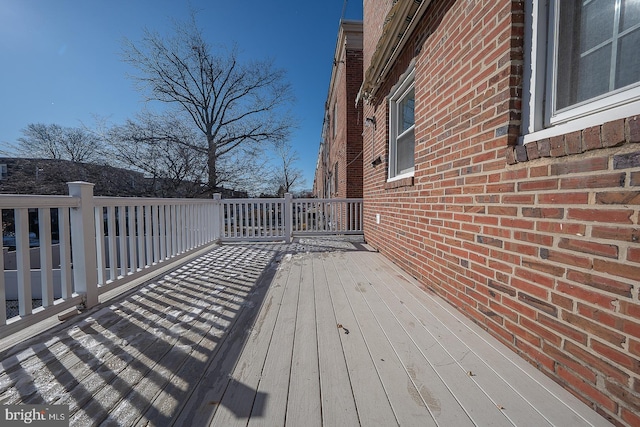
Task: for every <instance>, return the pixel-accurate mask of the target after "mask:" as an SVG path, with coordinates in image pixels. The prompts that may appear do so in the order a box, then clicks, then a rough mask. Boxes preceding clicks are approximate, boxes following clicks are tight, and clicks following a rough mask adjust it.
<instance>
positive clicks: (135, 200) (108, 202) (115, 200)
mask: <svg viewBox="0 0 640 427" xmlns="http://www.w3.org/2000/svg"><path fill="white" fill-rule="evenodd" d="M94 200H95V204H96V205H97V206H137V205H206V204H213V203H214V200H213V199H169V198H165V199H163V198H158V197H111V196H96V197H94Z"/></svg>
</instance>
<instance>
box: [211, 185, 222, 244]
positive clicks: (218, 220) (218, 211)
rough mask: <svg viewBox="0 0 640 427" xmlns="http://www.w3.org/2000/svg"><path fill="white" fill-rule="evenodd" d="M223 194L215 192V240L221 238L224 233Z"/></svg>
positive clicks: (213, 219)
mask: <svg viewBox="0 0 640 427" xmlns="http://www.w3.org/2000/svg"><path fill="white" fill-rule="evenodd" d="M221 200H222V195H221V194H220V193H214V194H213V218H212V221H213V240H220V239H221V238H222V233H223V228H222V227H223V218H222V203H221Z"/></svg>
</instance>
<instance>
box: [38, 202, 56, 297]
mask: <svg viewBox="0 0 640 427" xmlns="http://www.w3.org/2000/svg"><path fill="white" fill-rule="evenodd" d="M38 234H39V245H40V281H41V286H42V306H43V307H49V306H51V305H53V299H54V298H53V260H52V256H51V208H39V209H38Z"/></svg>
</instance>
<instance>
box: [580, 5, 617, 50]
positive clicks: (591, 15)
mask: <svg viewBox="0 0 640 427" xmlns="http://www.w3.org/2000/svg"><path fill="white" fill-rule="evenodd" d="M614 17H615V1H614V0H595V1H592V2H590V3H589V4H587V5H586V6H583V9H582V17H581V20H580V21H581V22H580V40H581V46H580V51H581V52H586V51H588V50H589V49H593V48H594V47H596V46H597V45H599V44H600V43H603V42H605V41H607V40H609V39H611V37H613V20H614Z"/></svg>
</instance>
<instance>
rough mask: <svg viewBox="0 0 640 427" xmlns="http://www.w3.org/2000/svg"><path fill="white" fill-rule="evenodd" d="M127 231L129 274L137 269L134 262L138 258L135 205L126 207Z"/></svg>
mask: <svg viewBox="0 0 640 427" xmlns="http://www.w3.org/2000/svg"><path fill="white" fill-rule="evenodd" d="M127 232H128V242H129V274H132V273H135V272H136V270H137V266H136V262H137V260H138V256H137V250H136V249H137V248H136V213H135V206H128V207H127Z"/></svg>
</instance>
